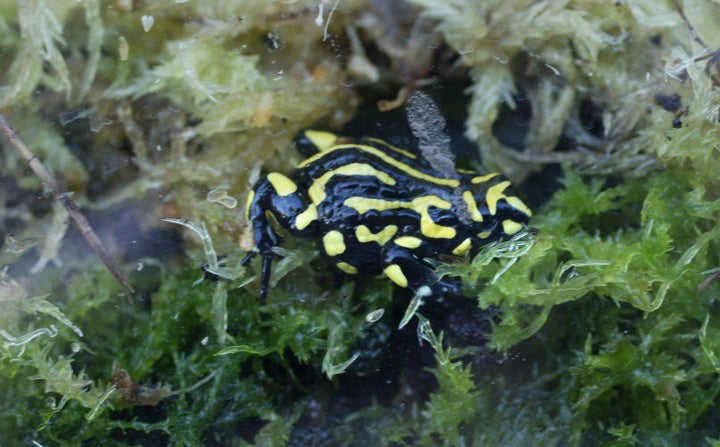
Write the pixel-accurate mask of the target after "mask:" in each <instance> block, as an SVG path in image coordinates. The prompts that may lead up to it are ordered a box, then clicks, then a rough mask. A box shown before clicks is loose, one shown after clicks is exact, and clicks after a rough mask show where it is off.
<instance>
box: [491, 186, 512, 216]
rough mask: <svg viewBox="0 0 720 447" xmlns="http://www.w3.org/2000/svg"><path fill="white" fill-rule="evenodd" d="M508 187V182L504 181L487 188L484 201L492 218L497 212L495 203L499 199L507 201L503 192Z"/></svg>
mask: <svg viewBox="0 0 720 447" xmlns="http://www.w3.org/2000/svg"><path fill="white" fill-rule="evenodd" d="M508 186H510V181H509V180H505V181H504V182H500V183H498V184H497V185H493V186H491V187H489V188H488V190H487V194H486V196H485V197H486V200H487V205H488V209H489V210H490V214H492V215H493V216H494V215H495V213H496V212H497V203H498V201H499V200H500V199H507V196H506V195H505V190H506V189H507V188H508Z"/></svg>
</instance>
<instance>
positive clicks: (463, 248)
mask: <svg viewBox="0 0 720 447" xmlns="http://www.w3.org/2000/svg"><path fill="white" fill-rule="evenodd" d="M471 247H472V240H470V238H467V239H465V240H464V241H462V242H460V245H458V246H457V247H455V248H454V249H453V251H452V254H454V255H455V256H462V255H464V254H465V253H467V251H468V250H470V248H471Z"/></svg>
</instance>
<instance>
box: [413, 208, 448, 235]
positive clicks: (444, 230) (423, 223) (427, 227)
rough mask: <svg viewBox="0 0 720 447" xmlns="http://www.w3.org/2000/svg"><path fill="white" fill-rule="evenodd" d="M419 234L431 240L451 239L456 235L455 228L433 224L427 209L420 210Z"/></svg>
mask: <svg viewBox="0 0 720 447" xmlns="http://www.w3.org/2000/svg"><path fill="white" fill-rule="evenodd" d="M420 232H421V233H422V234H423V236H427V237H429V238H432V239H452V238H454V237H455V235H456V234H457V231H455V228H453V227H445V226H443V225H438V224H436V223H435V222H433V220H432V218H431V217H430V214H429V213H428V210H427V208H423V209H421V210H420Z"/></svg>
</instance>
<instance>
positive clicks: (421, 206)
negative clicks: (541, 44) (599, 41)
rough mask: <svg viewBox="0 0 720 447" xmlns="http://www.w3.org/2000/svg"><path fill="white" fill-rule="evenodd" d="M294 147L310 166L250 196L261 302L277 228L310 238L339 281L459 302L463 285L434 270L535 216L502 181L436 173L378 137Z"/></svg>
mask: <svg viewBox="0 0 720 447" xmlns="http://www.w3.org/2000/svg"><path fill="white" fill-rule="evenodd" d="M295 141H296V146H297V147H298V149H299V151H300V152H301V154H303V155H306V156H307V158H306V159H304V160H303V161H301V162H300V163H299V164H298V165H297V167H296V168H295V170H294V171H293V172H292V173H291V174H290V175H289V176H288V175H285V174H282V173H279V172H270V173H268V174H266V175H264V176H262V177H261V178H260V179H259V180H258V181H257V183H255V185H254V186H253V187H252V189H251V190H250V193H249V195H248V199H247V204H246V207H245V220H246V222H247V223H248V226H249V230H250V232H251V233H252V241H253V243H254V248H253V249H252V250H251V251H249V252H248V253H247V255H246V256H245V257H244V259H243V260H242V261H241V264H242V265H243V266H248V265H249V264H250V263H251V261H252V260H253V259H254V258H255V256H257V255H260V257H261V258H262V267H261V273H260V298H261V299H262V300H265V299H266V298H267V295H268V291H269V284H270V275H271V269H272V262H273V259H274V257H275V256H276V254H275V252H274V248H275V247H278V246H280V244H281V241H282V238H281V236H280V234H279V232H278V231H277V230H276V229H275V228H274V226H279V227H282V228H284V229H285V230H286V231H287V232H288V233H290V234H291V235H293V236H296V237H305V238H310V239H313V240H314V241H315V242H316V244H317V247H318V249H319V251H320V252H321V253H322V254H323V255H324V257H325V258H326V259H327V261H328V262H329V264H330V265H331V266H332V268H333V269H334V270H335V271H336V272H338V273H339V274H340V275H342V276H346V277H357V276H377V275H385V276H386V277H387V278H388V279H389V280H390V281H391V282H392V283H394V284H395V285H397V286H399V287H400V288H403V289H409V290H410V291H412V292H414V293H415V294H417V295H420V296H430V295H439V296H446V295H461V294H462V284H461V281H460V280H459V279H458V278H457V277H452V276H447V275H445V276H441V275H439V274H438V273H437V272H436V271H435V268H434V266H433V265H434V262H433V261H438V260H443V259H448V258H452V257H464V256H468V255H472V254H474V253H476V252H477V251H478V250H479V249H480V248H481V247H482V246H484V245H486V244H489V243H491V242H493V241H497V240H500V239H506V238H509V237H511V236H513V235H515V234H517V233H518V232H520V231H521V230H522V229H523V228H525V227H526V226H527V224H528V222H529V220H530V217H531V216H532V211H531V210H530V208H529V207H528V206H527V205H526V204H525V203H524V202H523V201H522V200H521V199H520V198H519V197H518V196H517V195H515V194H514V193H513V192H512V189H511V182H510V181H509V180H508V179H507V178H506V177H504V176H503V175H501V174H499V173H477V172H475V171H470V170H463V169H455V170H451V172H448V170H447V169H443V170H439V169H436V168H435V167H434V166H433V164H432V163H431V162H429V161H428V160H426V159H425V158H424V157H423V156H422V155H421V154H420V153H419V151H416V150H411V149H407V148H403V147H399V146H396V145H394V144H392V143H390V142H388V141H385V140H384V139H380V138H375V137H360V138H349V137H343V136H340V135H338V134H336V133H333V132H329V131H323V130H312V129H310V130H305V131H302V132H300V133H299V134H298V135H297V136H296V139H295Z"/></svg>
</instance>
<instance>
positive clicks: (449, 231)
mask: <svg viewBox="0 0 720 447" xmlns="http://www.w3.org/2000/svg"><path fill="white" fill-rule="evenodd" d="M343 203H344V204H345V206H347V207H349V208H352V209H354V210H355V211H357V212H358V213H360V214H364V213H367V212H368V211H371V210H375V211H385V210H394V209H399V208H409V209H412V210H415V211H416V212H418V213H419V214H420V232H421V233H422V234H423V236H427V237H429V238H433V239H452V238H454V237H455V235H456V234H457V232H456V231H455V228H452V227H445V226H442V225H438V224H436V223H435V222H433V220H432V218H431V217H430V213H429V212H428V208H430V207H431V206H434V207H436V208H440V209H450V207H451V206H452V205H451V204H450V202H448V201H446V200H443V199H441V198H440V197H438V196H435V195H429V196H420V197H415V198H414V199H412V201H410V202H404V201H401V200H384V199H369V198H367V197H348V198H347V199H345V201H344V202H343Z"/></svg>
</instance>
